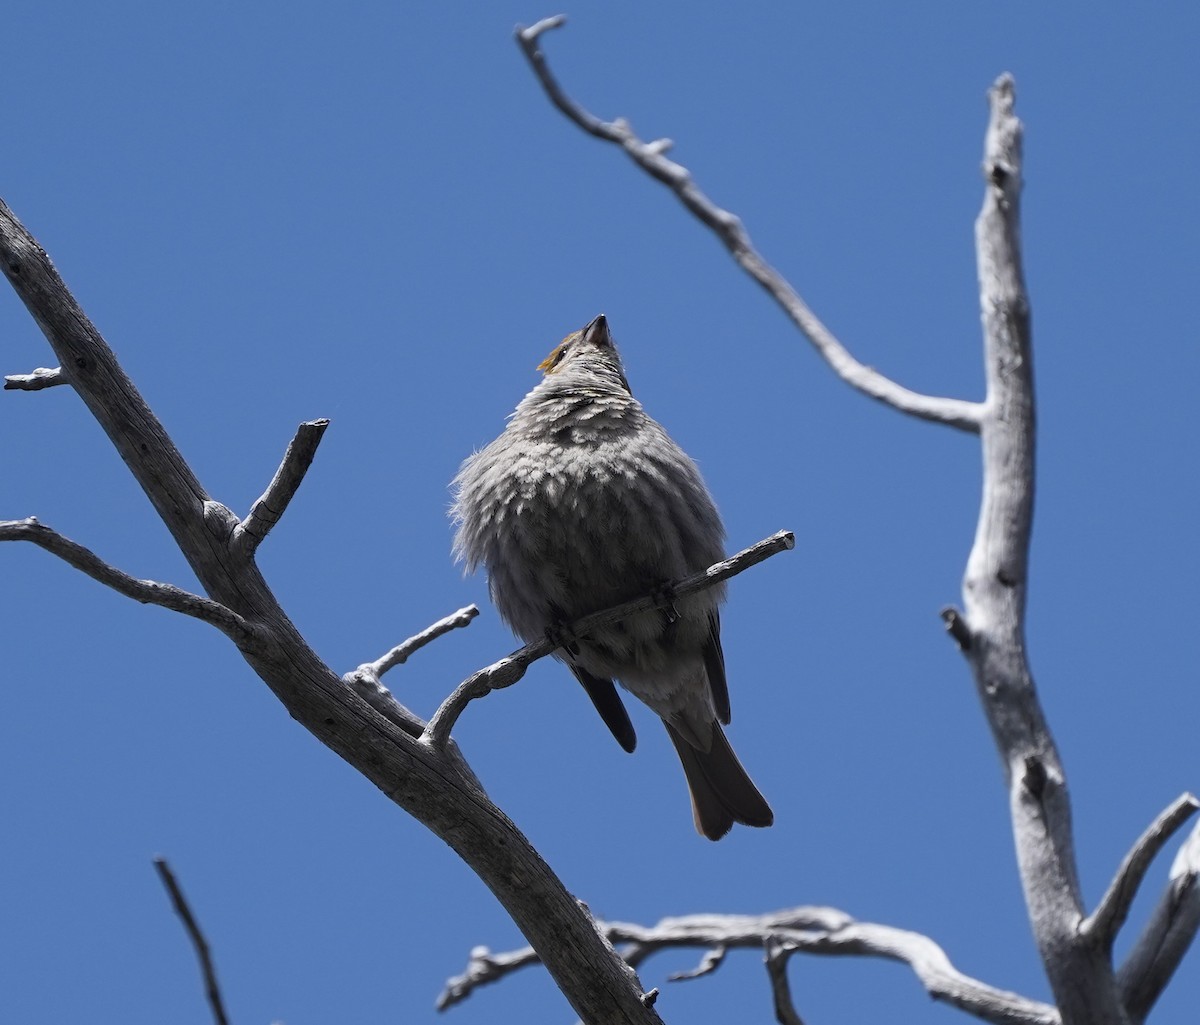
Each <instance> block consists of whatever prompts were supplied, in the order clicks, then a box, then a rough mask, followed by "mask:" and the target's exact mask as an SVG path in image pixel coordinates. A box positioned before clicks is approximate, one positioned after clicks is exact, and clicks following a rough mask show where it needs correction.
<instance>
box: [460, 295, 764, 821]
mask: <svg viewBox="0 0 1200 1025" xmlns="http://www.w3.org/2000/svg"><path fill="white" fill-rule="evenodd" d="M539 369H541V370H544V371H545V377H544V378H543V379H542V381H541V382H540V383H539V384H538V385H537V387H536V388H534V389H533V391H531V392H530V393H529V394H528V395H526V396H525V398H524V399H523V400H522V401H521V403H520V405H519V406H517V409H516V412H514V413H513V415H512V417H511V419H510V420H509V422H508V426H507V427H506V428H505V430H504V432H503V433H502V434H501V435H500V437H498V438H497V439H496V440H495V441H493V442H492V443H491V444H490V445H488V446H487V447H486V448H484V449H483V450H482V451H480V452H476V453H475V454H474V455H472V456H471V457H470V458H469V459H467V460H466V462H464V463H463V465H462V469H461V470H460V471H459V474H458V476H457V478H455V481H454V489H455V505H454V510H453V516H454V518H455V521H456V522H457V524H458V533H457V536H456V537H455V541H454V551H455V555H456V557H457V558H459V559H461V560H463V561H464V562H465V563H466V566H467V569H468V571H474V570H475V569H477V568H478V567H480V566H484V567H486V568H487V571H488V583H489V587H490V590H491V595H492V601H493V602H495V604H496V608H497V609H498V610H499V611H500V615H501V616H502V617H503V618H504V619H505V621H506V622H507V623H508V624H509V625H510V626H511V627H512V629H513V631H514V632H515V633H516V634H517V635H518V636H519V637H520V638H522V639H523V640H525V641H530V640H534V639H536V638H540V637H543V636H545V634H546V631H547V630H548V629H553V628H555V627H557V626H559V625H565V624H567V623H570V622H572V621H573V620H576V619H578V618H579V617H580V616H583V615H586V614H587V613H589V612H595V611H597V610H598V609H604V608H608V607H610V606H613V605H617V604H619V603H621V602H623V601H627V600H629V599H631V598H636V597H638V596H640V595H644V594H647V593H650V592H652V591H654V590H655V589H656V588H659V587H662V586H663V585H664V584H666V583H668V582H670V581H672V580H677V579H679V578H680V577H684V576H687V575H688V574H690V573H694V572H696V571H698V570H701V569H704V568H706V567H707V566H709V565H711V564H712V563H714V562H717V561H719V560H720V559H722V558H724V550H723V546H722V541H723V540H724V529H723V527H722V525H721V520H720V516H719V515H718V513H717V510H716V507H715V506H714V504H713V501H712V498H711V496H710V495H709V493H708V489H707V488H706V487H705V486H704V481H703V480H702V479H701V477H700V473H699V471H698V470H697V469H696V465H695V464H694V463H693V462H692V461H691V459H689V458H688V456H687V455H686V454H685V453H684V452H683V450H682V449H680V448H679V446H678V445H676V444H675V442H673V441H672V440H671V438H670V437H669V436H668V435H667V432H666V431H664V430H663V428H662V427H661V426H660V425H659V424H658V423H656V422H655V421H654V420H652V419H651V418H650V417H649V416H648V415H647V414H646V412H645V410H644V409H642V406H641V403H639V402H638V401H637V399H635V398H634V397H633V395H632V394H631V393H630V391H629V384H628V382H627V381H626V380H625V374H624V371H623V370H622V367H621V359H620V356H619V355H618V353H617V350H616V347H615V346H614V345H613V341H612V337H611V335H610V334H609V331H608V325H607V322H606V321H605V318H604V317H603V316H600V317H597V318H596V319H595V320H594V321H592V323H590V324H589V325H588V326H587V327H586V328H584V329H583V330H582V331H577V332H575V333H574V334H572V335H569V336H568V337H567V338H566V339H564V340H563V342H562V344H561V345H559V346H558V347H557V348H556V349H555V350H554V351H553V352H552V353H551V354H550V356H549V357H547V359H546V360H545V362H543V363H542V364H541V366H540V367H539ZM723 599H724V585H720V586H718V587H714V588H711V589H709V590H707V591H704V592H702V593H700V594H697V595H692V596H689V597H685V598H680V599H679V600H678V601H677V602H675V605H674V611H673V612H669V611H667V612H664V611H654V612H647V613H643V614H641V615H638V616H631V617H629V618H627V619H626V620H624V621H623V622H621V623H618V624H616V625H614V626H611V627H607V628H605V629H602V630H599V631H596V632H595V633H593V634H590V635H589V636H587V637H582V638H578V639H577V640H575V641H573V642H572V643H570V644H569V645H568V647H567V648H566V649H563V648H560V649H559V651H558V652H556V657H558V658H560V659H562V660H563V661H564V662H566V663H567V665H568V666H570V668H571V670H572V672H574V674H575V676H576V677H577V678H578V679H579V681H580V683H582V684H583V686H584V688H585V690H586V691H587V693H588V695H589V696H590V697H591V699H592V701H593V703H594V704H595V705H596V708H597V710H598V711H599V712H600V714H601V716H602V717H603V718H604V721H605V722H606V723H607V724H608V726H609V728H610V729H611V730H612V732H613V734H614V736H616V738H617V740H618V741H619V742H620V743H621V745H622V746H623V747H625V749H626V750H628V751H632V750H633V747H634V744H635V742H636V738H635V736H634V732H633V727H632V725H631V724H630V722H629V717H628V715H627V713H626V712H625V709H624V706H623V705H622V704H621V701H620V698H619V697H618V695H617V691H616V688H615V687H614V686H613V682H612V681H613V680H614V679H615V680H618V681H619V682H620V683H621V684H622V685H623V686H624V687H625V688H626V689H627V690H628V691H630V692H631V693H632V694H634V695H635V696H637V697H638V698H639V699H641V700H642V701H643V702H645V704H647V705H649V706H650V708H652V709H653V710H654V711H655V712H656V713H658V715H659V716H661V717H662V720H663V722H664V724H665V725H666V727H667V732H668V734H669V735H670V737H671V740H672V742H673V743H674V745H675V748H676V751H677V752H678V754H679V757H680V761H681V762H682V764H683V768H684V772H685V774H686V776H687V780H688V786H689V789H690V791H691V795H692V808H693V813H694V817H695V821H696V828H697V829H698V830H699V831H700V832H701V833H702V834H704V835H705V836H708V837H709V838H710V839H714V840H715V839H718V838H719V837H721V836H723V835H724V834H725V833H727V832H728V831H729V829H730V827H731V826H732V824H733V823H734V822H735V821H736V822H743V823H746V824H748V825H753V826H769V825H770V824H771V822H772V820H773V816H772V813H771V809H770V807H769V806H768V805H767V803H766V801H765V800H764V799H763V797H762V795H761V794H760V793H759V792H758V790H757V789H756V788H755V786H754V784H753V783H752V782H751V781H750V778H749V777H748V776H747V775H746V772H745V770H744V769H743V768H742V766H741V764H740V763H739V762H738V760H737V758H736V756H735V755H734V753H733V750H732V749H731V748H730V747H729V743H728V741H727V740H726V739H725V734H724V731H723V730H722V729H721V726H720V723H721V722H725V723H728V722H729V698H728V692H727V690H726V685H725V667H724V658H723V656H722V653H721V641H720V622H719V619H718V616H717V605H718V603H719V602H720V601H722V600H723Z"/></svg>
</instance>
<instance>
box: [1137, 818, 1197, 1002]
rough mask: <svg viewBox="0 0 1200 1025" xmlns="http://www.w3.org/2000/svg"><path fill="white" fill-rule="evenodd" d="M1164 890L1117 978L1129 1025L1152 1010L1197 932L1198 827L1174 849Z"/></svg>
mask: <svg viewBox="0 0 1200 1025" xmlns="http://www.w3.org/2000/svg"><path fill="white" fill-rule="evenodd" d="M1167 879H1168V881H1167V886H1166V889H1165V890H1164V891H1163V895H1162V896H1161V897H1160V898H1159V901H1158V905H1157V906H1156V907H1155V909H1154V911H1153V912H1152V913H1151V915H1150V920H1149V921H1148V922H1147V923H1146V927H1145V928H1144V929H1143V930H1142V934H1141V936H1139V937H1138V939H1137V942H1136V943H1134V945H1133V949H1132V950H1131V951H1130V952H1129V956H1128V957H1127V958H1126V959H1125V963H1124V964H1123V965H1122V966H1121V970H1120V971H1119V972H1118V973H1117V984H1118V986H1119V987H1120V991H1121V1000H1122V1003H1123V1004H1124V1005H1125V1012H1126V1014H1128V1015H1129V1020H1130V1021H1131V1022H1134V1023H1135V1025H1140V1023H1141V1022H1143V1021H1145V1020H1146V1016H1147V1015H1148V1014H1149V1013H1150V1011H1151V1010H1152V1009H1153V1007H1154V1004H1155V1003H1156V1001H1157V1000H1158V998H1159V997H1160V996H1161V995H1162V993H1163V990H1165V989H1166V988H1167V984H1168V983H1169V982H1170V981H1171V977H1172V976H1173V975H1174V974H1175V969H1177V968H1178V967H1179V963H1180V962H1181V961H1182V960H1183V956H1184V954H1186V953H1187V951H1188V948H1189V947H1190V946H1191V945H1192V941H1193V940H1194V939H1195V938H1196V933H1197V932H1198V931H1200V823H1197V824H1196V826H1194V827H1193V828H1192V831H1191V833H1190V834H1189V835H1188V838H1187V839H1186V840H1185V841H1184V842H1183V844H1182V846H1181V847H1180V848H1179V853H1178V854H1177V855H1176V856H1175V860H1174V862H1173V863H1172V864H1171V871H1170V872H1169V873H1168V876H1167Z"/></svg>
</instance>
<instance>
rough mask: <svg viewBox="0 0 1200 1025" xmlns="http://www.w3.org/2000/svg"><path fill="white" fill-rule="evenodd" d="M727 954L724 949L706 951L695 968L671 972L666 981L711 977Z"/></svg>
mask: <svg viewBox="0 0 1200 1025" xmlns="http://www.w3.org/2000/svg"><path fill="white" fill-rule="evenodd" d="M728 953H729V951H728V949H727V948H725V947H713V949H712V950H706V951H705V952H704V956H703V957H702V958H700V963H699V964H698V965H696V967H695V968H690V969H688V970H687V971H686V972H672V973H671V974H670V975H668V976H667V981H668V982H686V981H687V980H688V979H699V978H701V977H702V976H705V975H711V974H712V973H713V972H715V971H716V970H717V969H718V968H720V967H721V965H722V964H724V963H725V955H726V954H728ZM626 960H628V958H626Z"/></svg>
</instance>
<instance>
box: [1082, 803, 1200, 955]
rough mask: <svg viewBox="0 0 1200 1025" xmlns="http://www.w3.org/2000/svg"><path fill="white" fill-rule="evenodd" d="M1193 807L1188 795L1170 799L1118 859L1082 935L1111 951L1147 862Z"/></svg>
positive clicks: (1189, 815)
mask: <svg viewBox="0 0 1200 1025" xmlns="http://www.w3.org/2000/svg"><path fill="white" fill-rule="evenodd" d="M1197 809H1200V801H1197V800H1196V798H1195V797H1194V796H1192V795H1191V794H1183V795H1182V796H1180V797H1177V798H1176V799H1175V800H1174V801H1172V802H1171V804H1170V806H1168V807H1167V808H1166V809H1164V810H1163V812H1162V813H1161V814H1160V815H1159V816H1158V818H1156V819H1155V820H1154V821H1153V822H1152V823H1151V824H1150V825H1149V826H1148V827H1147V829H1146V831H1145V832H1144V833H1143V834H1142V835H1141V836H1140V837H1138V841H1137V843H1135V844H1134V845H1133V847H1132V848H1131V850H1130V851H1129V853H1128V854H1126V855H1125V858H1124V859H1123V860H1122V862H1121V865H1120V867H1119V868H1118V869H1117V874H1116V876H1115V877H1114V878H1113V881H1112V883H1110V884H1109V887H1108V890H1107V891H1106V892H1105V894H1104V896H1103V897H1102V898H1101V900H1100V903H1099V905H1097V907H1096V910H1095V911H1094V912H1092V914H1091V915H1090V916H1089V917H1088V918H1087V920H1086V921H1085V922H1084V923H1083V925H1082V926H1081V927H1080V928H1081V931H1082V932H1083V934H1084V935H1085V936H1088V937H1090V938H1091V939H1092V940H1093V941H1094V942H1096V943H1099V944H1101V945H1102V946H1103V947H1104V948H1105V949H1106V950H1108V951H1110V952H1111V951H1112V945H1113V942H1114V941H1115V940H1116V938H1117V933H1118V932H1119V931H1120V929H1121V926H1123V925H1124V924H1125V919H1126V918H1127V917H1128V916H1129V909H1130V908H1131V907H1132V906H1133V899H1134V897H1136V896H1137V892H1138V888H1139V887H1140V886H1141V885H1142V880H1143V879H1145V877H1146V872H1147V871H1148V870H1149V868H1150V863H1151V862H1152V861H1153V860H1154V858H1155V856H1156V855H1157V854H1158V852H1159V851H1161V850H1162V849H1163V848H1164V847H1165V846H1166V845H1167V841H1168V840H1170V839H1171V837H1172V836H1174V835H1175V833H1176V832H1178V830H1179V829H1180V828H1181V827H1182V826H1183V824H1184V823H1185V822H1187V820H1188V819H1190V818H1191V817H1192V816H1193V815H1194V814H1195V813H1196V810H1197Z"/></svg>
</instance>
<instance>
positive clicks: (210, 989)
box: [154, 858, 229, 1025]
mask: <svg viewBox="0 0 1200 1025" xmlns="http://www.w3.org/2000/svg"><path fill="white" fill-rule="evenodd" d="M154 867H155V868H156V869H157V870H158V877H159V878H160V879H161V880H162V883H163V886H165V887H166V888H167V893H168V894H170V897H171V904H172V905H173V906H174V908H175V913H176V914H177V915H178V916H179V917H180V919H182V921H183V927H184V928H185V929H186V930H187V934H188V937H189V938H190V939H191V941H192V946H193V947H195V948H196V958H197V960H199V962H200V974H201V975H202V976H203V977H204V995H205V996H207V997H208V1005H209V1007H211V1008H212V1013H213V1020H214V1021H215V1022H216V1023H217V1025H229V1018H228V1017H226V1015H225V1003H224V1001H223V1000H222V999H221V987H220V986H219V985H217V969H216V966H215V965H214V964H213V960H212V955H211V954H210V953H209V950H208V942H207V941H206V940H205V939H204V933H202V932H201V931H200V925H199V923H198V922H197V921H196V916H195V915H193V914H192V909H191V908H190V907H188V902H187V900H186V898H185V897H184V896H183V890H181V889H180V888H179V883H178V882H176V880H175V874H174V873H173V872H172V871H171V866H170V865H168V864H167V859H166V858H155V859H154Z"/></svg>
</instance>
